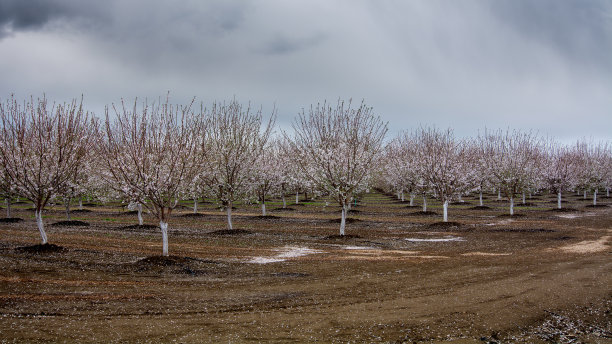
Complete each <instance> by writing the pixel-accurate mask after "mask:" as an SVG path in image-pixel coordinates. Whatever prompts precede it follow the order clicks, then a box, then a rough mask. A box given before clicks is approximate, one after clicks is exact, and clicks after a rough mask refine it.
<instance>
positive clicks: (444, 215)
mask: <svg viewBox="0 0 612 344" xmlns="http://www.w3.org/2000/svg"><path fill="white" fill-rule="evenodd" d="M442 208H443V219H444V220H443V221H444V222H448V200H445V201H444V204H443V205H442Z"/></svg>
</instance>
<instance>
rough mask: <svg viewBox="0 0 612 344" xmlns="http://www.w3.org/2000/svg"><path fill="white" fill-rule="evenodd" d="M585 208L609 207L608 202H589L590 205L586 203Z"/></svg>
mask: <svg viewBox="0 0 612 344" xmlns="http://www.w3.org/2000/svg"><path fill="white" fill-rule="evenodd" d="M584 207H585V208H607V207H608V205H607V204H589V205H585V206H584Z"/></svg>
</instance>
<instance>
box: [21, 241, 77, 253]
mask: <svg viewBox="0 0 612 344" xmlns="http://www.w3.org/2000/svg"><path fill="white" fill-rule="evenodd" d="M15 250H16V251H18V252H24V253H33V254H39V253H55V252H63V251H64V250H65V248H63V247H61V246H58V245H55V244H49V243H47V244H38V245H32V246H24V247H18V248H16V249H15Z"/></svg>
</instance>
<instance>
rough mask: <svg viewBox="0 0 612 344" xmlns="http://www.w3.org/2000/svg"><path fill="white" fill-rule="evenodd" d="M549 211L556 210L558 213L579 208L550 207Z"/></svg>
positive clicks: (569, 211)
mask: <svg viewBox="0 0 612 344" xmlns="http://www.w3.org/2000/svg"><path fill="white" fill-rule="evenodd" d="M549 211H554V212H557V213H571V212H574V211H578V210H577V209H574V208H561V209H559V208H553V209H550V210H549Z"/></svg>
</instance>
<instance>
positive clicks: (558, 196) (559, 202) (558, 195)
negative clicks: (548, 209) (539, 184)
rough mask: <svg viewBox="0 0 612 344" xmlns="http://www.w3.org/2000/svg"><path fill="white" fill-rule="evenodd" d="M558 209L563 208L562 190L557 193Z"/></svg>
mask: <svg viewBox="0 0 612 344" xmlns="http://www.w3.org/2000/svg"><path fill="white" fill-rule="evenodd" d="M557 209H561V191H559V192H558V193H557Z"/></svg>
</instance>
